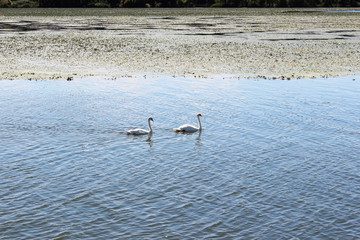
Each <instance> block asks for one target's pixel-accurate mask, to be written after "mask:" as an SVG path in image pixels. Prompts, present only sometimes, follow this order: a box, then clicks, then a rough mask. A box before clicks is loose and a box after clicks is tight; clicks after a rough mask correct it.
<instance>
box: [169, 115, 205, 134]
mask: <svg viewBox="0 0 360 240" xmlns="http://www.w3.org/2000/svg"><path fill="white" fill-rule="evenodd" d="M196 117H197V119H198V122H199V127H195V126H193V125H189V124H185V125H182V126H180V127H178V128H174V131H175V132H196V131H201V129H202V128H201V122H200V117H202V115H201V114H200V113H198V114H197V115H196Z"/></svg>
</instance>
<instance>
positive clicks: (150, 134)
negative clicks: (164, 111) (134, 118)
mask: <svg viewBox="0 0 360 240" xmlns="http://www.w3.org/2000/svg"><path fill="white" fill-rule="evenodd" d="M151 136H152V132H151V133H149V135H148V137H147V139H146V142H147V143H148V144H149V147H152V146H153V141H152V140H151Z"/></svg>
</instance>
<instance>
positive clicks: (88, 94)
mask: <svg viewBox="0 0 360 240" xmlns="http://www.w3.org/2000/svg"><path fill="white" fill-rule="evenodd" d="M0 91H1V94H0V119H1V124H0V161H1V162H0V189H1V191H0V233H1V234H0V239H110V238H117V239H165V238H167V239H209V238H216V239H310V238H311V239H357V238H358V237H359V233H360V208H359V204H360V176H359V174H360V77H345V78H339V79H318V80H307V79H303V80H291V81H281V80H276V81H272V80H244V79H240V80H238V79H221V78H219V79H200V80H199V79H193V80H190V79H183V78H165V77H163V78H157V79H145V78H124V79H117V80H97V79H84V80H78V79H75V80H74V81H69V82H68V81H64V80H58V81H0ZM198 112H200V113H202V115H203V116H204V117H203V118H202V123H203V126H204V128H205V129H204V130H203V131H202V133H201V136H199V134H198V133H195V134H190V135H183V134H175V133H174V132H173V131H172V129H173V128H175V127H178V126H179V125H181V124H184V123H192V124H197V122H196V118H195V115H196V113H198ZM149 116H152V117H153V118H154V124H153V128H154V130H155V132H154V134H153V135H152V137H151V139H148V137H146V136H142V137H134V136H127V135H126V134H124V131H125V130H126V129H130V128H132V127H142V128H145V127H147V122H146V119H147V117H149Z"/></svg>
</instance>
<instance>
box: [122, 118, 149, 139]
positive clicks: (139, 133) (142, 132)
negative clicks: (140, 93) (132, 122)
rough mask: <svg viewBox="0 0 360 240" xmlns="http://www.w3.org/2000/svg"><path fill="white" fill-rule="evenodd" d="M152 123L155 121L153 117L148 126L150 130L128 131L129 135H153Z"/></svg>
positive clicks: (137, 129)
mask: <svg viewBox="0 0 360 240" xmlns="http://www.w3.org/2000/svg"><path fill="white" fill-rule="evenodd" d="M150 121H154V119H153V118H152V117H149V118H148V124H149V130H145V129H141V128H136V129H131V130H128V131H126V133H127V134H131V135H146V134H151V133H152V128H151V125H150Z"/></svg>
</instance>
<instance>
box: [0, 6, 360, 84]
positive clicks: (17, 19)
mask: <svg viewBox="0 0 360 240" xmlns="http://www.w3.org/2000/svg"><path fill="white" fill-rule="evenodd" d="M330 10H331V11H330ZM349 10H350V9H341V11H336V9H335V11H334V9H0V43H1V44H0V79H57V78H64V79H66V78H73V77H86V76H102V77H106V78H117V77H124V76H153V77H154V76H162V75H169V76H185V77H212V76H218V75H222V76H225V75H226V76H233V77H239V78H248V77H249V78H276V79H293V78H320V77H336V76H344V75H358V74H360V12H358V11H349Z"/></svg>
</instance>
